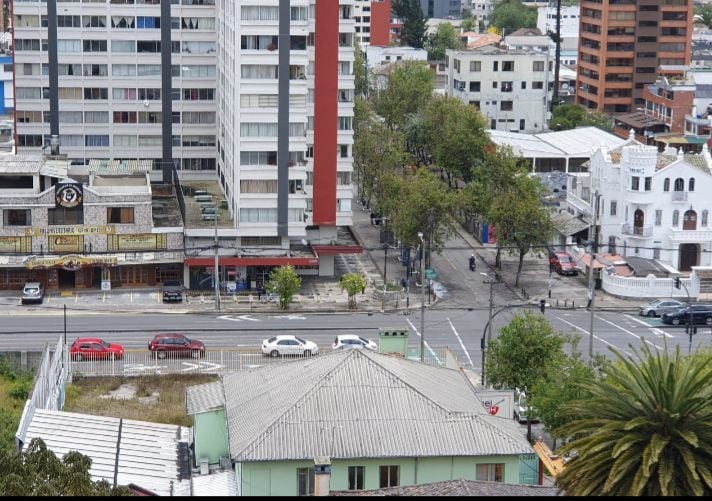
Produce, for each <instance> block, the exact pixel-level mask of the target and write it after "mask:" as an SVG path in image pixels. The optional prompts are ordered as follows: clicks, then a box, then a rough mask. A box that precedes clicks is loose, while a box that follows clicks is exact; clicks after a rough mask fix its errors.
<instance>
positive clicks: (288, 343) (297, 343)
mask: <svg viewBox="0 0 712 501" xmlns="http://www.w3.org/2000/svg"><path fill="white" fill-rule="evenodd" d="M262 354H264V355H269V356H270V357H279V356H284V355H302V356H309V355H318V354H319V347H318V346H317V345H316V343H314V342H313V341H307V340H306V339H302V338H300V337H297V336H292V335H289V334H282V335H279V336H274V337H271V338H269V339H265V340H264V341H262Z"/></svg>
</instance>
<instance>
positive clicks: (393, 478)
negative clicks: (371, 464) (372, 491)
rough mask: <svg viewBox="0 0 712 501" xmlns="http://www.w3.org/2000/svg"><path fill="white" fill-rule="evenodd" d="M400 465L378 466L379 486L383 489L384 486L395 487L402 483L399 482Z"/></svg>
mask: <svg viewBox="0 0 712 501" xmlns="http://www.w3.org/2000/svg"><path fill="white" fill-rule="evenodd" d="M399 470H400V466H398V465H382V466H379V468H378V486H379V488H381V489H383V488H384V487H395V486H397V485H400V484H399V483H398V474H399Z"/></svg>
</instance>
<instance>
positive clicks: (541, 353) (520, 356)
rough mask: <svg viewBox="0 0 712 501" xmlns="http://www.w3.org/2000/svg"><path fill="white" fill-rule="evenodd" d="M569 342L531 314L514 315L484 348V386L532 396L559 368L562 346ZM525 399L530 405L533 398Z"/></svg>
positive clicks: (543, 320) (544, 319) (568, 339)
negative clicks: (514, 390)
mask: <svg viewBox="0 0 712 501" xmlns="http://www.w3.org/2000/svg"><path fill="white" fill-rule="evenodd" d="M571 339H572V338H571V337H570V336H568V335H566V334H562V333H559V332H557V331H555V330H554V329H553V328H552V326H551V324H549V322H548V321H547V320H546V318H544V317H543V316H542V315H539V314H536V313H532V312H530V311H525V312H523V313H519V314H517V315H515V317H514V318H513V319H512V321H511V322H509V324H507V325H506V326H504V327H502V328H501V329H500V330H499V333H498V335H497V337H495V338H494V339H492V340H491V341H490V343H489V346H488V347H487V354H486V357H487V358H486V367H487V382H488V383H489V384H491V385H492V386H493V387H495V388H521V389H526V390H527V393H531V392H532V391H533V389H534V388H535V387H536V384H537V382H538V381H540V380H542V379H545V378H546V377H547V375H548V374H549V372H550V371H551V368H552V367H558V366H560V365H561V363H562V360H563V358H564V345H565V344H566V343H567V342H570V341H571ZM528 396H529V400H530V401H531V400H532V397H533V394H532V395H528Z"/></svg>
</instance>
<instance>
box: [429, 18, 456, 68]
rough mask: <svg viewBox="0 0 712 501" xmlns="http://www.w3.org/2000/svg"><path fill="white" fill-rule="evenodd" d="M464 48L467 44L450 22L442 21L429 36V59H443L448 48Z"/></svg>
mask: <svg viewBox="0 0 712 501" xmlns="http://www.w3.org/2000/svg"><path fill="white" fill-rule="evenodd" d="M463 48H465V44H464V43H463V42H462V39H461V38H460V34H459V33H458V32H457V30H455V27H454V26H453V25H452V24H450V23H440V24H439V25H438V28H437V30H436V32H435V33H434V34H432V35H430V36H429V37H428V60H430V61H438V60H443V59H445V51H446V50H447V49H463Z"/></svg>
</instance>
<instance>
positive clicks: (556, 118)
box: [549, 104, 613, 132]
mask: <svg viewBox="0 0 712 501" xmlns="http://www.w3.org/2000/svg"><path fill="white" fill-rule="evenodd" d="M584 126H594V127H598V128H599V129H603V130H605V131H608V132H612V131H613V120H612V119H611V118H610V117H609V116H608V115H605V114H604V113H601V112H598V111H588V110H587V109H586V108H584V107H583V106H580V105H578V104H562V105H561V106H554V109H553V112H552V114H551V120H550V121H549V128H550V129H551V130H568V129H574V128H576V127H584Z"/></svg>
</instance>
